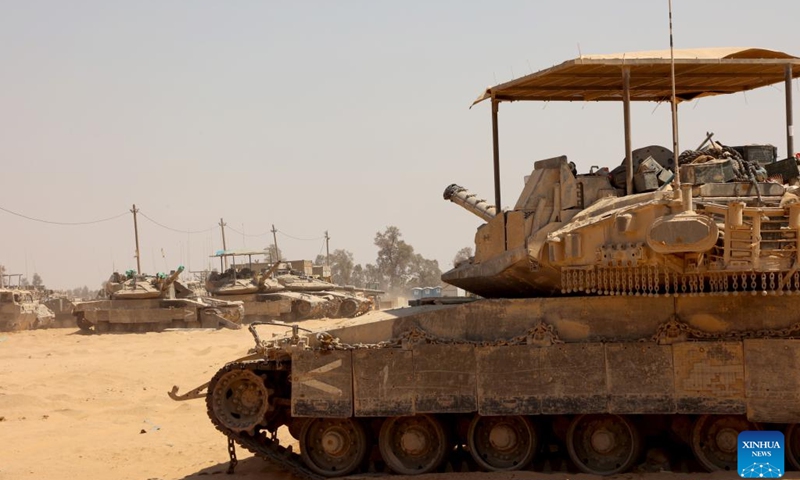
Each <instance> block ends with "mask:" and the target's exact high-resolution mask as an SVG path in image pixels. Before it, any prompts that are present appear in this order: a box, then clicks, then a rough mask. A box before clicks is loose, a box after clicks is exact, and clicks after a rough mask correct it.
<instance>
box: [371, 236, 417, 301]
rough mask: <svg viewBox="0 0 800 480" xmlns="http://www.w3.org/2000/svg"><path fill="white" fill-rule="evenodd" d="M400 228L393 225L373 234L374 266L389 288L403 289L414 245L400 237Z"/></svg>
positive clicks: (406, 280) (405, 284)
mask: <svg viewBox="0 0 800 480" xmlns="http://www.w3.org/2000/svg"><path fill="white" fill-rule="evenodd" d="M402 236H403V234H402V233H400V229H399V228H397V227H394V226H390V227H386V230H385V231H384V232H383V233H381V232H378V233H376V234H375V246H376V247H378V258H377V259H376V261H375V266H376V267H377V269H378V272H379V274H380V276H381V280H382V282H381V283H383V284H384V285H385V286H386V288H388V289H389V290H396V289H404V288H406V286H407V283H408V280H409V272H408V268H409V264H410V263H411V260H412V259H413V258H414V247H412V246H411V245H409V244H407V243H406V242H405V241H403V240H402V239H401V237H402Z"/></svg>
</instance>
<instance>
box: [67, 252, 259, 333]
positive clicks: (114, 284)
mask: <svg viewBox="0 0 800 480" xmlns="http://www.w3.org/2000/svg"><path fill="white" fill-rule="evenodd" d="M182 271H183V267H182V266H181V267H179V268H178V269H177V270H175V271H174V272H172V273H171V274H169V275H156V276H148V275H138V274H136V272H134V271H129V272H126V273H125V275H121V274H119V273H116V272H115V273H114V274H113V275H112V276H111V277H110V278H109V281H108V282H106V285H105V289H104V294H105V296H106V299H103V300H93V301H88V302H76V303H75V304H74V305H73V308H72V314H73V315H74V316H75V320H76V322H77V325H78V327H80V328H81V329H82V330H93V331H95V332H97V333H107V332H150V331H156V332H157V331H161V330H164V329H166V328H222V327H225V328H234V329H235V328H241V322H242V318H243V317H244V307H243V306H242V303H241V302H235V301H227V300H220V299H216V298H211V297H206V296H196V295H194V292H193V291H192V290H190V289H188V288H186V287H184V286H183V285H182V284H181V283H180V282H178V281H177V279H178V276H179V275H180V274H181V272H182Z"/></svg>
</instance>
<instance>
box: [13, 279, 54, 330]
mask: <svg viewBox="0 0 800 480" xmlns="http://www.w3.org/2000/svg"><path fill="white" fill-rule="evenodd" d="M54 318H55V315H54V314H53V312H52V311H50V309H48V308H47V307H46V306H44V305H42V304H41V303H39V301H38V300H36V299H35V298H34V297H33V293H32V292H31V291H29V290H21V289H9V288H0V331H5V332H9V331H18V330H33V329H35V328H47V327H49V326H51V324H52V323H53V320H54Z"/></svg>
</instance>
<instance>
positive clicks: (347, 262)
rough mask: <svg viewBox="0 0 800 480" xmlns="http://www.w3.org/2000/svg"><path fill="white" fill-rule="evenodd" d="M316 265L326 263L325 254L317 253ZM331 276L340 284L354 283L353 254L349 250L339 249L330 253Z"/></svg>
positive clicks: (334, 281)
mask: <svg viewBox="0 0 800 480" xmlns="http://www.w3.org/2000/svg"><path fill="white" fill-rule="evenodd" d="M314 264H315V265H325V255H317V258H316V260H315V261H314ZM330 267H331V277H332V279H333V283H336V284H339V285H353V268H355V263H354V261H353V254H352V253H351V252H348V251H347V250H343V249H337V250H334V251H333V252H331V255H330Z"/></svg>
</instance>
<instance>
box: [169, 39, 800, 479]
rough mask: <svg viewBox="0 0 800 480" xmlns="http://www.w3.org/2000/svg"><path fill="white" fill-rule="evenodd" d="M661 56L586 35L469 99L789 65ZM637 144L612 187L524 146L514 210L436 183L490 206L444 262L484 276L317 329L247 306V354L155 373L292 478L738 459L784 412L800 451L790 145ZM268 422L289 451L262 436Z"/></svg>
mask: <svg viewBox="0 0 800 480" xmlns="http://www.w3.org/2000/svg"><path fill="white" fill-rule="evenodd" d="M675 58H676V62H675V65H674V66H675V71H676V75H675V82H674V84H671V83H670V82H669V80H668V78H669V77H668V72H669V71H670V61H669V53H668V52H662V53H661V54H659V53H658V52H643V53H628V54H625V55H620V56H615V55H611V56H596V57H595V56H582V57H581V58H579V59H575V60H570V61H567V62H565V63H563V64H561V65H557V66H555V67H552V68H549V69H547V70H543V71H541V72H537V73H533V74H531V75H528V76H526V77H523V78H520V79H516V80H513V81H511V82H508V83H506V84H503V85H499V86H496V87H492V88H490V89H488V90H487V91H486V92H485V93H484V94H483V95H482V96H481V97H480V98H479V101H480V100H482V99H487V100H491V101H492V103H493V108H492V114H493V119H495V120H496V115H497V112H498V109H497V107H498V104H499V102H501V101H514V100H543V101H544V100H558V99H561V100H587V99H591V100H620V99H628V98H631V99H635V100H653V101H662V100H663V99H664V98H669V92H670V91H671V90H672V87H673V85H674V88H675V91H676V92H677V95H678V97H677V99H679V100H688V99H691V98H696V97H702V96H707V95H714V94H718V93H719V92H734V91H740V90H747V89H750V88H755V87H757V86H763V85H767V84H770V83H774V82H777V81H783V79H784V78H786V79H787V87H788V88H786V91H787V95H790V94H791V78H792V76H795V77H796V76H800V59H798V58H796V57H794V56H790V55H787V54H784V53H781V52H772V51H769V50H763V49H719V50H712V51H705V50H692V51H686V52H682V51H676V52H675ZM792 67H794V68H796V70H792ZM793 71H796V72H797V73H795V74H793V73H792V72H793ZM789 100H790V99H789ZM625 103H626V104H627V103H628V102H627V101H625ZM787 104H789V105H791V101H787ZM625 110H627V108H626V109H625ZM787 117H788V118H791V115H787ZM627 123H628V122H626V124H627ZM495 126H496V123H495ZM494 130H495V132H496V129H494ZM626 130H628V129H627V128H626ZM787 131H789V132H791V128H789V129H787ZM496 140H497V136H496V135H495V141H496ZM742 140H744V141H751V140H752V139H742ZM791 145H792V143H791V141H790V142H789V145H788V148H787V151H789V152H792V151H793V148H792V146H791ZM645 148H646V149H651V152H652V154H650V155H648V156H647V157H645V158H643V159H641V161H640V162H639V163H638V165H636V164H635V163H634V162H633V161H632V160H633V153H632V151H628V152H626V158H627V159H628V161H626V162H625V165H626V167H625V171H626V172H627V173H626V175H625V177H626V178H625V182H624V183H625V189H624V190H623V189H622V188H620V187H619V184H618V181H616V180H614V178H613V174H612V173H610V171H609V170H604V169H601V170H599V171H597V172H592V173H590V174H583V175H581V174H578V173H577V172H575V171H574V168H573V166H572V165H570V163H569V162H568V161H567V159H566V158H565V157H558V158H552V159H548V160H543V161H540V162H536V163H535V164H534V169H533V172H532V173H531V175H530V177H529V178H528V179H527V181H526V182H525V186H524V188H523V191H522V193H521V194H520V196H519V200H518V201H517V203H516V204H515V206H514V208H513V209H511V210H507V211H503V210H501V209H499V208H494V207H492V206H491V205H489V204H488V203H487V202H483V201H480V200H479V199H478V198H477V197H475V196H473V195H472V194H470V193H469V192H468V191H466V190H464V189H463V188H461V187H459V186H457V185H453V186H451V187H449V188H448V189H447V190H446V192H445V198H447V199H450V200H453V201H455V202H456V203H459V204H461V205H462V206H464V207H465V208H467V209H468V210H470V211H472V212H473V213H475V214H476V215H477V216H478V217H480V218H481V220H482V221H483V223H484V224H483V225H481V226H480V227H479V229H478V232H477V234H476V236H475V239H476V252H475V256H474V258H473V259H472V260H471V261H469V262H465V263H463V264H460V265H459V266H457V267H456V268H454V269H453V270H451V271H450V272H447V273H445V274H444V276H443V279H445V280H447V281H448V282H449V283H452V284H455V285H458V286H461V287H462V288H464V289H466V290H469V291H471V292H474V293H477V294H479V295H482V296H484V297H489V298H485V299H481V300H477V301H475V302H472V303H467V304H461V305H447V306H445V305H431V306H420V307H414V308H404V309H398V310H393V311H383V312H369V313H367V314H365V315H362V316H360V317H358V318H356V319H351V320H342V321H333V322H329V323H327V324H320V325H318V326H319V327H321V328H327V331H320V330H313V329H310V331H304V330H301V329H300V328H299V327H298V326H297V325H294V326H286V327H287V328H291V331H289V332H287V334H286V335H285V336H283V337H277V338H274V337H273V338H270V339H269V340H262V339H261V337H260V336H259V335H258V331H257V329H256V326H255V324H254V325H251V331H252V332H253V335H254V338H255V348H253V349H251V350H250V352H249V355H248V356H246V357H242V358H240V359H238V360H235V361H232V362H230V363H228V364H227V365H225V366H224V367H222V368H221V369H220V370H219V371H218V372H217V373H216V374H215V375H214V376H213V378H212V379H211V380H210V382H209V383H207V384H205V385H203V386H201V387H198V388H197V389H195V390H192V391H191V392H189V393H188V394H187V395H184V396H180V395H178V394H177V389H173V392H171V395H172V396H173V398H176V399H188V398H198V397H205V399H206V405H207V411H208V415H209V418H210V419H211V421H212V423H213V424H214V425H215V427H216V428H217V429H218V430H220V431H221V432H222V433H223V434H225V435H226V436H227V437H228V438H229V439H230V440H232V441H234V442H236V443H238V444H239V445H241V446H243V447H245V448H247V449H249V450H251V451H253V452H256V453H257V454H259V455H262V456H264V457H266V458H269V459H273V460H274V461H275V462H277V463H279V464H281V465H283V466H286V467H289V468H291V469H293V471H294V472H295V473H297V474H298V475H302V476H304V477H306V478H319V477H320V476H324V477H336V476H342V475H347V474H350V473H354V472H365V471H369V470H370V469H371V468H372V467H375V468H376V469H382V467H383V466H384V465H385V467H386V468H387V469H388V470H391V471H393V472H395V473H398V474H403V475H412V474H420V473H426V472H431V471H436V470H439V469H448V470H449V468H448V467H446V465H447V464H448V463H449V464H450V466H451V468H452V470H453V471H463V470H472V469H481V470H492V471H504V470H515V469H521V468H530V469H534V470H539V471H542V470H546V471H553V470H562V469H566V470H568V471H582V472H587V473H593V474H600V475H611V474H616V473H620V472H625V471H630V470H634V469H644V470H647V469H652V470H656V471H658V470H660V469H666V470H677V471H690V472H691V471H698V470H734V469H738V467H739V465H738V464H737V460H738V459H737V444H738V440H737V438H738V434H739V433H740V432H742V431H748V430H758V429H767V430H771V431H778V432H782V433H783V434H784V435H785V452H786V459H787V460H788V461H789V464H790V466H792V467H794V468H798V469H800V427H798V423H800V408H798V402H797V399H798V398H800V374H798V371H800V370H799V369H798V367H800V342H798V340H797V339H796V337H797V335H798V332H800V308H798V298H799V297H798V295H800V276H799V275H798V265H800V263H798V260H800V259H799V258H798V252H800V248H798V247H800V203H798V198H797V196H796V187H794V186H792V185H791V182H794V181H795V180H796V178H797V164H796V161H795V160H794V159H793V158H791V157H790V158H787V159H786V160H783V161H781V162H772V163H769V164H768V165H765V168H764V170H765V171H766V173H767V175H769V176H772V175H773V174H775V173H776V172H778V171H779V172H782V173H780V174H781V175H782V180H785V181H786V182H784V181H779V182H778V183H775V182H767V181H764V180H765V178H764V176H763V175H762V174H761V173H760V172H758V169H757V168H756V167H755V166H754V165H753V164H752V163H751V162H744V161H743V162H738V160H737V159H733V157H731V156H730V155H732V154H730V151H729V149H726V148H723V147H721V146H718V145H717V146H713V147H712V148H711V149H710V150H707V151H705V152H704V154H703V155H697V156H695V154H693V153H692V154H688V155H685V156H683V158H684V159H685V160H686V162H685V164H683V163H684V162H681V163H680V165H681V166H680V167H679V169H678V168H676V169H678V170H679V172H677V173H678V178H677V179H673V180H670V175H669V172H664V170H665V169H667V170H669V169H670V168H669V167H670V164H669V163H666V164H664V163H660V162H659V159H658V158H656V156H660V153H663V150H664V149H663V148H662V147H657V146H652V147H645ZM733 150H735V149H733ZM497 151H498V149H495V152H497ZM726 152H727V153H728V154H729V155H728V156H726V155H725V153H726ZM649 157H653V158H652V162H651V161H649ZM701 157H704V158H701ZM496 160H497V158H496ZM745 160H746V159H745ZM734 161H736V162H737V163H740V165H739V168H737V169H734V168H733V166H732V164H733V162H734ZM496 164H497V163H496ZM775 164H778V165H777V166H776V165H775ZM676 165H679V163H678V162H677V161H673V163H672V166H673V168H674V167H675V166H676ZM634 171H635V172H636V175H641V177H639V179H638V180H636V179H635V175H634ZM665 173H666V174H665ZM662 174H665V175H663V176H662ZM742 180H744V181H742ZM672 181H674V183H671V182H672ZM681 181H682V183H681V185H682V186H680V187H679V182H681ZM690 183H691V184H690ZM495 184H496V185H497V186H499V180H497V179H496V183H495ZM670 185H674V188H672V187H670ZM637 191H639V192H642V193H636V192H637ZM497 197H499V194H498V195H497ZM495 203H498V204H499V203H500V202H499V201H496V202H495ZM306 325H309V326H311V325H312V324H311V323H308V324H306ZM271 328H273V329H274V328H276V327H271ZM283 426H285V427H288V430H289V432H290V433H291V434H292V435H293V436H294V437H295V438H296V439H297V440H298V441H299V444H300V453H299V454H296V453H292V452H291V450H287V449H286V448H284V446H283V445H281V444H280V443H279V442H278V441H277V439H276V438H277V437H276V432H277V430H278V428H280V427H283ZM645 452H647V454H645ZM376 459H379V461H375V460H376ZM370 465H371V466H370ZM761 465H763V462H762V463H761ZM745 466H750V467H753V466H754V465H745ZM780 470H781V472H780V473H781V474H782V473H783V472H782V470H783V469H780ZM739 473H740V474H742V476H745V475H744V474H745V473H746V472H744V471H740V472H739ZM771 473H775V472H771Z"/></svg>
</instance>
